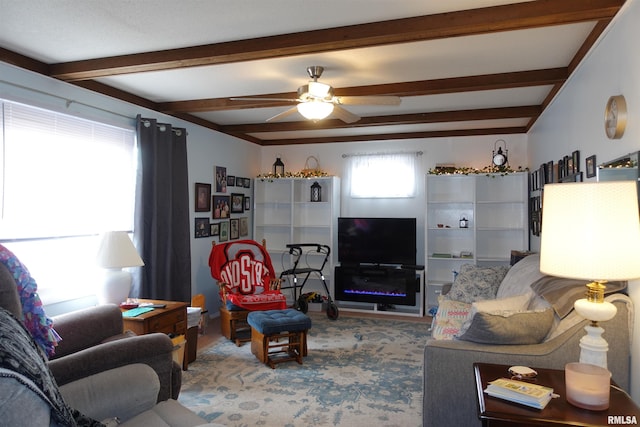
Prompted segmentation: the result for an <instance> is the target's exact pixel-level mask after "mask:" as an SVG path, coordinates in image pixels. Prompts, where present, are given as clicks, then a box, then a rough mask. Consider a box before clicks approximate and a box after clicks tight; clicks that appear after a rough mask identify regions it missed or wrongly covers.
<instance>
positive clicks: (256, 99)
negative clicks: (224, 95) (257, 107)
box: [229, 98, 300, 102]
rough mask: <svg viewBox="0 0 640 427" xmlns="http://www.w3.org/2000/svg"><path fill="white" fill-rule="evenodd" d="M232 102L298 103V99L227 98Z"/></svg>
mask: <svg viewBox="0 0 640 427" xmlns="http://www.w3.org/2000/svg"><path fill="white" fill-rule="evenodd" d="M229 99H230V100H232V101H270V102H273V101H279V102H300V100H299V99H291V98H229Z"/></svg>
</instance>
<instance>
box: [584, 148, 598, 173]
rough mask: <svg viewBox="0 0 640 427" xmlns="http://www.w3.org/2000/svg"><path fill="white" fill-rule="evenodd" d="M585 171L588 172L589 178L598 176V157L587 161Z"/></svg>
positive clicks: (594, 156)
mask: <svg viewBox="0 0 640 427" xmlns="http://www.w3.org/2000/svg"><path fill="white" fill-rule="evenodd" d="M584 162H585V169H586V170H587V178H593V177H594V176H596V155H595V154H594V155H593V156H589V157H587V158H586V159H585V160H584Z"/></svg>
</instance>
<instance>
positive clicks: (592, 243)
mask: <svg viewBox="0 0 640 427" xmlns="http://www.w3.org/2000/svg"><path fill="white" fill-rule="evenodd" d="M636 185H637V184H636V182H635V181H610V182H594V183H564V184H547V185H545V186H544V196H543V203H542V207H543V217H542V240H541V243H540V271H541V272H542V273H545V274H549V275H551V276H558V277H565V278H572V279H585V280H589V281H590V282H589V283H588V284H587V290H586V295H585V298H583V299H580V300H577V301H576V302H575V304H574V308H575V310H576V312H578V314H580V315H581V316H582V317H584V318H586V319H588V320H590V321H591V323H590V324H589V325H587V326H586V327H585V330H586V331H587V335H585V336H584V337H582V339H581V340H580V348H581V350H580V362H581V363H589V364H592V365H597V366H601V367H603V368H605V369H606V368H607V350H608V344H607V342H606V341H605V339H604V338H602V333H603V332H604V329H602V328H601V327H600V326H598V322H603V321H606V320H609V319H612V318H613V317H614V316H615V314H616V308H615V306H614V305H613V304H611V303H609V302H606V301H604V291H605V283H606V282H607V281H608V280H631V279H636V278H638V277H640V262H638V261H639V260H638V256H639V255H638V254H640V217H639V215H638V191H637V188H636Z"/></svg>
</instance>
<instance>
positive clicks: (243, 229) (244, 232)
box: [239, 216, 249, 237]
mask: <svg viewBox="0 0 640 427" xmlns="http://www.w3.org/2000/svg"><path fill="white" fill-rule="evenodd" d="M239 219H240V237H246V236H248V235H249V218H247V217H246V216H243V217H240V218H239Z"/></svg>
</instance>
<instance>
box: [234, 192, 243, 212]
mask: <svg viewBox="0 0 640 427" xmlns="http://www.w3.org/2000/svg"><path fill="white" fill-rule="evenodd" d="M243 212H244V194H240V193H232V194H231V213H243Z"/></svg>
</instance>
